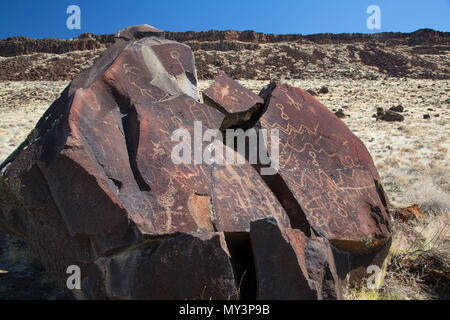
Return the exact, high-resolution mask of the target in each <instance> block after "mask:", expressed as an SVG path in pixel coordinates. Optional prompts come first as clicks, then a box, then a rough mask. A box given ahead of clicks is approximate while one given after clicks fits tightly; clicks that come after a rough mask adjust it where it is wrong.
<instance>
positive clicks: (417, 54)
mask: <svg viewBox="0 0 450 320" xmlns="http://www.w3.org/2000/svg"><path fill="white" fill-rule="evenodd" d="M165 36H166V38H168V39H173V40H177V41H178V42H182V43H184V44H186V45H189V46H190V47H191V49H192V51H193V52H194V56H195V61H196V67H197V73H198V77H199V79H213V78H214V77H215V76H216V74H217V72H218V70H222V71H224V72H226V73H227V74H228V75H230V76H231V77H233V78H234V79H254V80H269V79H279V80H282V79H317V78H326V79H331V78H335V79H342V78H345V79H371V80H376V79H383V78H386V77H396V78H413V79H450V64H449V63H448V61H450V32H440V31H435V30H431V29H420V30H417V31H415V32H412V33H399V32H384V33H377V34H361V33H344V34H329V33H325V34H313V35H305V36H304V35H301V34H286V35H275V34H264V33H258V32H254V31H232V30H228V31H215V30H210V31H201V32H193V31H186V32H165ZM114 37H115V36H114V35H94V34H91V33H85V34H82V35H80V36H78V37H76V38H74V39H69V40H60V39H31V38H27V37H11V38H8V39H0V81H4V80H7V81H36V80H49V81H55V80H71V79H73V78H74V77H75V76H76V75H77V74H78V73H80V72H81V71H83V70H85V69H86V68H88V67H90V66H91V65H92V64H93V63H94V61H95V59H97V58H98V57H99V56H100V55H101V54H102V53H103V52H104V51H105V50H106V48H107V47H108V46H109V45H111V44H112V43H113V42H114V39H115V38H114Z"/></svg>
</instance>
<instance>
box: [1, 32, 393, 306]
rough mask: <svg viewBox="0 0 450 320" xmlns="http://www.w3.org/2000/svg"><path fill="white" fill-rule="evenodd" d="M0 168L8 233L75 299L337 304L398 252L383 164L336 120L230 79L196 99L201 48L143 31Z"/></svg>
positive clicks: (292, 95) (84, 78)
mask: <svg viewBox="0 0 450 320" xmlns="http://www.w3.org/2000/svg"><path fill="white" fill-rule="evenodd" d="M199 124H200V126H199ZM230 129H233V130H234V132H235V133H236V134H235V135H233V136H231V138H230V136H228V135H227V133H228V132H229V131H230ZM267 132H269V133H271V134H272V133H273V134H274V136H268V135H267ZM275 133H276V135H275ZM183 134H184V135H183ZM186 134H187V135H186ZM186 137H189V142H188V143H187V144H182V143H181V142H183V141H184V140H183V139H184V138H186ZM253 137H254V138H255V139H253ZM191 139H192V140H191ZM231 142H233V143H231ZM239 142H241V144H239ZM242 143H243V145H244V146H245V148H244V149H243V150H242V149H240V148H239V146H240V145H242ZM180 146H181V147H182V148H180V149H179V150H178V149H177V150H178V151H181V152H178V153H177V152H175V153H174V150H176V148H178V147H180ZM191 147H192V148H191ZM252 148H253V149H252ZM249 150H256V151H257V152H256V155H257V156H256V157H253V156H252V155H253V154H252V153H251V151H249ZM220 151H222V152H220ZM186 156H188V157H187V158H186ZM230 156H231V159H233V161H229V160H230ZM0 169H1V176H0V189H1V190H0V229H2V230H4V231H7V232H9V233H12V234H15V235H18V236H20V237H22V238H24V239H25V240H26V241H27V242H28V243H29V244H30V246H31V247H32V248H33V249H34V250H35V251H36V253H37V254H38V256H39V257H40V259H41V261H42V263H43V264H44V266H45V268H46V269H47V271H48V272H49V273H50V274H51V275H52V276H53V277H54V278H55V280H57V281H58V283H59V284H60V285H61V287H62V288H64V289H65V292H66V295H67V296H68V297H70V298H76V299H340V298H342V287H343V286H344V285H345V284H346V282H347V281H352V282H354V281H361V280H362V279H363V278H364V277H366V276H367V274H366V268H367V266H369V265H372V264H376V265H380V264H381V263H382V262H383V260H384V258H385V256H386V254H387V250H388V249H389V246H390V237H391V234H390V226H389V213H388V209H387V207H388V200H387V198H386V195H385V194H384V192H383V189H382V186H381V184H380V182H379V177H378V174H377V171H376V169H375V167H374V165H373V162H372V159H371V157H370V155H369V153H368V152H367V150H366V148H365V147H364V145H363V144H362V143H361V141H359V140H358V139H357V138H356V136H354V135H353V134H352V133H351V132H350V130H349V129H348V128H347V127H346V126H345V125H344V123H343V122H342V121H341V120H340V119H338V118H337V117H336V116H335V115H334V114H333V113H331V112H329V111H328V110H327V109H326V108H325V107H324V106H323V105H321V104H320V103H319V102H318V101H317V100H315V99H314V98H313V97H312V96H311V95H310V94H308V93H307V92H306V91H303V90H301V89H298V88H294V87H290V86H287V85H283V84H280V83H271V84H269V85H268V86H267V87H266V88H264V89H263V90H262V91H261V93H260V95H256V94H254V93H252V92H251V91H249V90H247V89H246V88H243V87H242V86H240V85H239V84H238V83H237V82H235V81H234V80H233V79H231V78H230V77H228V76H227V75H226V74H224V73H223V72H220V73H219V75H218V76H217V77H216V80H215V82H214V83H213V84H212V86H211V87H210V88H209V89H207V90H205V91H204V92H203V103H201V102H200V100H199V98H198V91H197V72H196V68H195V63H194V57H193V54H192V51H191V49H190V48H189V47H188V46H187V45H185V44H180V43H178V42H176V41H173V40H168V39H166V38H165V34H164V32H162V31H160V30H158V29H156V28H154V27H151V26H147V25H143V26H133V27H129V28H126V29H123V30H120V31H119V32H118V33H117V34H116V36H115V41H114V43H113V44H112V45H111V46H110V47H109V48H108V50H106V51H105V52H104V53H103V55H102V56H101V57H100V58H99V59H98V60H96V62H95V63H94V65H93V66H92V67H91V68H89V69H87V70H86V71H84V72H83V73H81V74H79V75H78V76H77V77H76V78H75V79H74V80H73V81H72V83H71V84H70V85H69V86H68V87H67V88H66V89H65V90H64V91H63V92H62V93H61V95H60V97H59V98H58V99H57V100H56V101H55V102H54V103H53V104H52V105H51V106H50V107H49V109H48V110H47V111H46V112H45V114H44V115H43V116H42V118H41V119H40V121H39V122H38V124H37V125H36V127H35V128H34V129H33V130H32V131H31V132H30V134H29V135H28V137H27V139H26V140H25V141H24V142H23V143H22V144H21V145H20V146H19V147H18V148H17V150H16V151H14V152H13V153H12V154H11V155H10V156H9V157H8V159H7V160H6V161H5V162H4V163H3V164H2V165H1V167H0ZM73 265H76V266H79V267H80V288H75V289H72V290H71V289H69V288H67V287H66V283H67V277H68V276H69V275H68V274H67V268H68V267H69V266H73ZM348 275H350V277H348ZM349 279H350V280H349Z"/></svg>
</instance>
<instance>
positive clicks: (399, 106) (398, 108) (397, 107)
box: [389, 104, 404, 112]
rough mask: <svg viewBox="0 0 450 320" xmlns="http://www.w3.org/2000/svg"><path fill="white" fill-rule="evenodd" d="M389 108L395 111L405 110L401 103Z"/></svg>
mask: <svg viewBox="0 0 450 320" xmlns="http://www.w3.org/2000/svg"><path fill="white" fill-rule="evenodd" d="M389 110H391V111H394V112H403V111H404V109H403V106H402V105H401V104H399V105H398V106H394V107H390V108H389Z"/></svg>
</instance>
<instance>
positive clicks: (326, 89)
mask: <svg viewBox="0 0 450 320" xmlns="http://www.w3.org/2000/svg"><path fill="white" fill-rule="evenodd" d="M318 92H319V94H326V93H329V92H330V91H329V90H328V87H326V86H323V87H322V88H320V89H319V91H318Z"/></svg>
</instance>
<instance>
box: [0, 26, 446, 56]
mask: <svg viewBox="0 0 450 320" xmlns="http://www.w3.org/2000/svg"><path fill="white" fill-rule="evenodd" d="M166 37H167V38H169V39H174V40H176V41H179V42H216V41H239V42H248V43H255V44H264V43H279V42H300V43H301V42H312V43H316V44H341V43H347V44H348V43H360V42H366V43H370V42H380V43H386V44H395V45H408V46H417V45H422V46H436V45H441V46H450V32H440V31H435V30H432V29H420V30H417V31H414V32H411V33H401V32H382V33H375V34H363V33H340V34H332V33H320V34H312V35H301V34H265V33H260V32H255V31H251V30H247V31H233V30H225V31H217V30H209V31H199V32H196V31H186V32H170V31H167V32H166ZM113 42H114V35H112V34H110V35H94V34H92V33H84V34H81V35H80V36H78V37H76V38H74V39H68V40H61V39H56V38H45V39H32V38H28V37H22V36H18V37H9V38H7V39H0V56H3V57H13V56H18V55H24V54H32V53H56V54H61V53H67V52H71V51H85V50H94V49H100V48H105V47H106V46H108V45H110V44H111V43H113ZM198 47H199V46H198ZM193 49H194V50H195V49H196V48H195V45H194V48H193Z"/></svg>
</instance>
